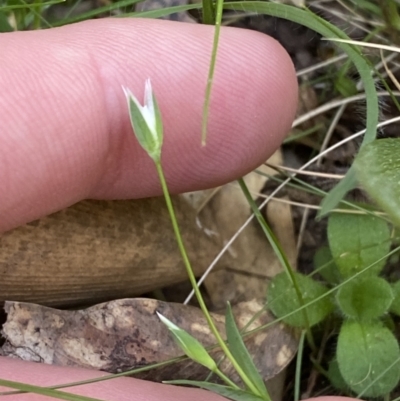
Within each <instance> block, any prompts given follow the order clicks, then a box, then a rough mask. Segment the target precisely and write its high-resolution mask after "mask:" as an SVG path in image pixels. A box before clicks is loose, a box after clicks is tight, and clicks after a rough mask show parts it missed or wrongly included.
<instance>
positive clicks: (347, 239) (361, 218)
mask: <svg viewBox="0 0 400 401" xmlns="http://www.w3.org/2000/svg"><path fill="white" fill-rule="evenodd" d="M390 239H391V237H390V229H389V226H388V224H387V223H386V222H385V221H384V220H382V219H379V218H378V217H374V216H370V215H358V214H338V213H334V214H332V215H331V216H330V217H329V221H328V240H329V246H330V250H331V252H332V255H333V258H334V260H335V262H336V265H337V266H338V268H339V271H340V273H341V275H342V276H343V278H348V277H351V276H353V275H354V274H356V273H359V272H361V271H362V270H364V269H366V268H367V267H368V266H370V265H372V264H373V263H375V262H377V261H378V260H379V259H382V260H381V261H379V262H377V263H375V264H374V265H373V266H371V268H369V269H368V270H367V271H366V272H365V273H364V274H367V275H377V274H378V273H379V272H380V271H381V270H382V268H383V266H384V265H385V263H386V259H385V256H386V255H387V253H388V252H389V249H390V244H391V242H390Z"/></svg>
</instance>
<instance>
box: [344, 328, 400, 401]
mask: <svg viewBox="0 0 400 401" xmlns="http://www.w3.org/2000/svg"><path fill="white" fill-rule="evenodd" d="M336 355H337V361H338V364H339V370H340V373H341V375H342V377H343V379H344V381H345V382H346V383H347V384H348V386H349V387H350V388H351V389H352V390H353V391H354V392H356V393H358V394H359V393H361V394H362V395H363V396H365V397H380V396H383V395H385V394H388V393H389V392H390V391H392V390H393V389H394V388H395V387H396V385H397V384H398V382H399V379H400V350H399V344H398V342H397V340H396V338H395V336H394V335H393V334H392V333H391V332H390V330H389V329H387V328H386V327H385V326H383V325H382V324H381V323H379V322H377V323H359V322H354V321H347V322H345V323H343V325H342V327H341V329H340V333H339V338H338V345H337V351H336Z"/></svg>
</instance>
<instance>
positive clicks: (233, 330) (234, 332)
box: [225, 303, 268, 399]
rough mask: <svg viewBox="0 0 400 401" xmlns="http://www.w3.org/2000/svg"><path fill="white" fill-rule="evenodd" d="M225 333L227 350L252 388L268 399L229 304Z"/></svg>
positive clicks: (262, 381) (263, 384)
mask: <svg viewBox="0 0 400 401" xmlns="http://www.w3.org/2000/svg"><path fill="white" fill-rule="evenodd" d="M225 331H226V337H227V339H228V345H229V349H230V350H231V352H232V355H233V357H234V358H235V359H236V361H237V362H238V363H239V365H240V366H241V367H242V369H243V372H244V373H245V374H246V375H247V377H248V378H249V379H250V380H251V382H252V383H253V384H254V387H255V388H257V390H258V392H259V394H260V395H262V396H263V398H264V399H266V398H267V397H268V392H267V389H266V387H265V383H264V380H263V379H262V377H261V376H260V374H259V373H258V371H257V368H256V366H255V365H254V362H253V360H252V359H251V356H250V354H249V352H248V351H247V348H246V346H245V345H244V342H243V339H242V336H241V334H240V332H239V330H238V328H237V326H236V323H235V319H234V317H233V314H232V308H231V306H230V304H229V303H228V306H227V308H226V314H225Z"/></svg>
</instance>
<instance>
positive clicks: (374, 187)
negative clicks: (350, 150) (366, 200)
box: [354, 138, 400, 226]
mask: <svg viewBox="0 0 400 401" xmlns="http://www.w3.org/2000/svg"><path fill="white" fill-rule="evenodd" d="M354 167H355V170H356V175H357V179H358V180H359V182H360V184H361V185H362V187H363V188H364V189H365V190H366V191H367V192H368V194H369V195H370V196H371V198H372V199H374V200H375V202H376V203H377V204H378V205H379V206H380V207H381V208H382V209H383V210H384V211H385V212H387V213H388V214H389V215H390V217H391V218H392V220H393V223H394V224H396V225H398V226H400V207H399V206H400V203H399V201H400V139H398V138H397V139H394V138H387V139H379V140H376V141H374V142H372V143H370V144H368V145H365V146H364V147H363V148H362V150H361V151H360V153H359V154H358V156H357V158H356V160H355V161H354Z"/></svg>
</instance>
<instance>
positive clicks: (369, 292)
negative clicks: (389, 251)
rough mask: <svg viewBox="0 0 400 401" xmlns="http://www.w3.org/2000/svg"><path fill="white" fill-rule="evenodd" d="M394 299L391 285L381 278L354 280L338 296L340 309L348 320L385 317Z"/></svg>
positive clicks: (343, 287)
mask: <svg viewBox="0 0 400 401" xmlns="http://www.w3.org/2000/svg"><path fill="white" fill-rule="evenodd" d="M393 299H394V295H393V291H392V288H391V287H390V284H389V283H388V282H387V281H386V280H384V279H383V278H380V277H366V278H362V279H358V280H352V281H350V282H349V283H346V284H345V285H343V286H342V287H341V288H340V289H339V291H338V292H337V295H336V300H337V303H338V305H339V308H340V309H341V311H342V312H343V314H344V315H345V316H346V317H347V318H351V319H356V320H360V321H361V320H362V321H371V320H373V319H377V318H379V317H381V316H383V315H384V314H385V313H386V312H387V311H388V309H389V307H390V305H391V304H392V302H393Z"/></svg>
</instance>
